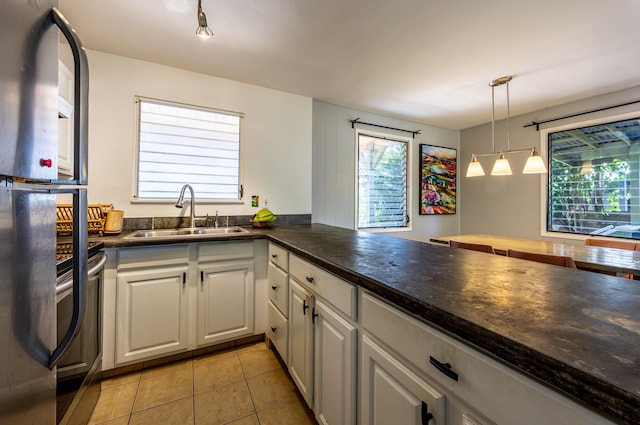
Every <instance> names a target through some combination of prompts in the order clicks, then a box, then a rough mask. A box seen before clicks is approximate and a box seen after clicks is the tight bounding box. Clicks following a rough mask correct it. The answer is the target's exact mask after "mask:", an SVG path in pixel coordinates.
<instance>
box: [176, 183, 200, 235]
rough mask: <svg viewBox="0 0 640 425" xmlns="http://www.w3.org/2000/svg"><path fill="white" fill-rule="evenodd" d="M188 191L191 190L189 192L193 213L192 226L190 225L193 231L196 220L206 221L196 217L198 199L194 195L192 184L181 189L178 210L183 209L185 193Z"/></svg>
mask: <svg viewBox="0 0 640 425" xmlns="http://www.w3.org/2000/svg"><path fill="white" fill-rule="evenodd" d="M187 189H189V192H191V211H190V213H191V215H190V218H191V224H190V225H191V228H192V229H195V227H196V220H197V221H203V220H205V219H203V218H197V217H196V211H195V202H196V197H195V195H194V193H193V188H192V187H191V185H190V184H185V185H184V186H182V189H180V196H179V197H178V201H177V202H176V208H182V206H183V204H184V191H185V190H187Z"/></svg>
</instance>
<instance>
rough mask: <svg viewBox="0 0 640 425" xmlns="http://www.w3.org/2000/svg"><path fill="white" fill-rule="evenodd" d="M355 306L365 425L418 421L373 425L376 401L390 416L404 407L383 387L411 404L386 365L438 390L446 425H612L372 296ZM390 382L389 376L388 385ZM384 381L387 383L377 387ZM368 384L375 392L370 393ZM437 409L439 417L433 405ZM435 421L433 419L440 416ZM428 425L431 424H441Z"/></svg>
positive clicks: (363, 295) (376, 411)
mask: <svg viewBox="0 0 640 425" xmlns="http://www.w3.org/2000/svg"><path fill="white" fill-rule="evenodd" d="M360 301H361V302H360V307H361V318H362V328H363V332H364V333H365V336H364V337H363V344H362V347H363V354H362V359H363V364H362V377H361V379H362V381H361V382H362V388H363V395H362V399H363V406H362V419H363V421H362V424H363V425H364V424H372V423H398V424H399V423H415V422H413V421H409V420H408V421H406V422H405V421H402V420H397V421H393V422H386V421H382V422H378V421H377V420H374V421H372V419H371V418H372V417H373V418H375V415H377V414H378V406H377V405H378V403H381V404H380V406H386V407H384V408H383V407H380V409H390V410H391V411H393V412H394V414H396V413H397V411H398V410H399V409H398V407H394V406H395V403H401V404H402V403H404V402H403V401H402V400H401V397H400V396H398V397H400V398H399V399H398V400H396V401H395V402H394V403H389V402H386V401H385V400H384V398H385V397H383V396H381V395H379V394H380V392H381V391H383V390H382V388H385V390H384V391H386V392H394V391H396V390H397V392H398V393H399V394H404V395H405V396H407V397H408V399H411V398H412V397H413V396H409V395H408V394H407V392H406V391H405V390H404V389H402V390H401V389H399V388H400V384H398V383H399V382H401V380H400V378H398V377H397V376H398V375H397V374H394V373H391V371H390V369H388V368H387V366H384V365H385V364H386V365H388V367H389V368H390V367H391V366H389V365H393V364H394V363H395V364H396V366H402V367H399V369H400V370H403V369H404V370H405V372H407V371H408V372H409V374H410V375H412V378H411V379H410V381H416V382H419V381H420V380H422V381H424V382H428V383H429V384H428V386H429V387H432V388H436V389H437V390H438V391H439V392H441V393H442V394H444V395H445V396H446V398H447V417H446V423H447V424H450V425H463V424H464V425H468V424H471V425H482V424H493V423H495V424H518V425H537V424H553V425H574V424H581V425H586V424H591V425H596V424H611V422H610V421H608V420H607V419H605V418H603V417H602V416H599V415H597V414H595V413H593V412H592V411H590V410H588V409H586V408H584V407H583V406H581V405H578V404H577V403H575V402H573V401H571V400H570V399H568V398H566V397H564V396H562V395H561V394H559V393H558V392H555V391H553V390H551V389H549V388H548V387H545V386H543V385H541V384H539V383H538V382H535V381H533V380H532V379H530V378H528V377H526V376H525V375H523V374H521V373H518V372H517V371H515V370H514V369H511V368H509V367H506V366H505V365H503V364H501V363H499V362H497V361H496V360H494V359H493V358H491V357H489V356H486V355H484V354H482V353H481V352H480V351H479V350H476V349H474V348H472V347H471V346H469V345H467V344H463V343H461V342H460V341H459V340H457V339H454V338H453V337H452V336H451V335H449V334H446V333H444V332H442V331H440V330H438V329H436V328H435V327H433V326H429V325H427V324H426V323H424V322H422V321H420V320H417V319H415V318H414V317H411V316H409V315H408V314H406V313H405V312H403V311H401V310H400V309H398V308H397V307H395V306H394V305H391V304H389V303H387V302H386V301H385V300H382V299H380V298H378V297H377V296H374V295H371V294H368V293H366V292H363V293H362V297H361V300H360ZM372 340H375V341H376V343H377V342H378V341H379V342H380V344H379V346H376V344H375V343H373V342H372ZM380 347H384V349H380ZM372 353H375V354H372ZM385 353H386V355H385V356H383V354H385ZM372 358H373V360H371V359H372ZM380 359H385V360H380ZM378 365H380V366H378ZM389 377H393V380H392V379H391V378H389ZM383 381H389V383H384V384H379V382H383ZM390 382H396V383H394V384H391V383H390ZM402 382H404V381H402ZM403 385H405V384H403ZM412 385H413V384H412ZM372 386H373V387H374V389H371V387H372ZM376 387H379V388H378V389H376ZM407 388H409V387H407ZM409 391H410V392H412V391H413V390H411V389H409ZM423 397H425V396H420V397H419V396H416V397H415V400H413V401H412V402H410V403H409V404H411V405H414V406H417V403H418V402H417V400H418V399H420V398H422V400H424V398H423ZM372 398H373V399H374V400H372ZM450 402H452V403H450ZM385 403H386V404H385ZM427 406H428V408H429V411H431V409H432V405H430V404H429V402H427ZM434 408H435V409H436V412H437V410H438V409H439V407H438V404H437V403H436V404H435V406H434ZM416 409H417V407H416ZM372 415H374V416H372ZM434 415H435V416H436V420H438V416H437V415H436V414H435V413H434ZM417 423H420V422H417ZM428 423H429V424H431V425H434V424H436V423H437V424H441V423H443V422H428Z"/></svg>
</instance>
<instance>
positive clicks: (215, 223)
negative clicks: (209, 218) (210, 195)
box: [213, 210, 218, 229]
mask: <svg viewBox="0 0 640 425" xmlns="http://www.w3.org/2000/svg"><path fill="white" fill-rule="evenodd" d="M213 226H214V227H215V228H216V229H217V228H218V210H216V221H215V222H214V223H213Z"/></svg>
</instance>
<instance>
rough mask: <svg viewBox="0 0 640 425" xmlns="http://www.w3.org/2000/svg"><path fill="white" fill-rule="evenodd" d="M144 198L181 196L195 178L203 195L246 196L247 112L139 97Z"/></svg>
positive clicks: (212, 197) (194, 183) (140, 184)
mask: <svg viewBox="0 0 640 425" xmlns="http://www.w3.org/2000/svg"><path fill="white" fill-rule="evenodd" d="M136 102H137V110H138V172H137V185H136V194H135V196H136V197H137V198H139V199H148V200H153V199H171V200H173V199H174V198H177V196H178V195H179V193H180V189H181V188H182V186H183V185H185V184H190V185H191V186H192V187H193V190H194V191H195V194H196V197H197V199H198V200H202V199H205V200H237V199H240V198H241V197H242V182H241V172H240V170H241V161H240V159H241V157H240V147H241V143H240V141H241V123H242V115H241V114H237V113H230V112H221V111H216V110H213V109H206V108H200V107H193V106H187V105H182V104H177V103H169V102H163V101H157V100H149V99H143V98H137V99H136Z"/></svg>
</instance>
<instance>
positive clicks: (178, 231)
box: [125, 226, 249, 239]
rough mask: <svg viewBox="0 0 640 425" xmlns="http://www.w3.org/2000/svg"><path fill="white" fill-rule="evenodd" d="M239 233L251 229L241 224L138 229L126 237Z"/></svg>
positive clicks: (188, 236)
mask: <svg viewBox="0 0 640 425" xmlns="http://www.w3.org/2000/svg"><path fill="white" fill-rule="evenodd" d="M237 233H249V231H248V230H247V229H244V228H242V227H239V226H232V227H218V228H213V227H212V228H209V227H201V228H195V229H159V230H137V231H135V232H133V233H132V234H130V235H129V236H126V237H125V239H139V238H144V239H158V238H182V237H184V238H191V237H196V236H216V235H219V236H223V235H229V234H237Z"/></svg>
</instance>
